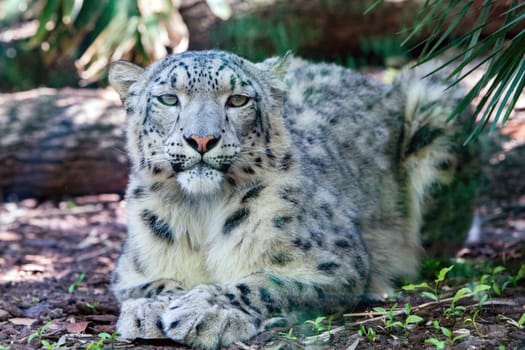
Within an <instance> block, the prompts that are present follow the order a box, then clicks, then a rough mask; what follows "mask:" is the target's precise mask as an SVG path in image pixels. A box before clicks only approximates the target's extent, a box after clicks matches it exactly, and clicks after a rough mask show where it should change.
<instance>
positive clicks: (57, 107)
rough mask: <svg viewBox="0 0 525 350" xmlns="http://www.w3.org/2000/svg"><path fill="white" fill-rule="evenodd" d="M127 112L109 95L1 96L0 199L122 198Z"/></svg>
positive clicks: (71, 92) (39, 91)
mask: <svg viewBox="0 0 525 350" xmlns="http://www.w3.org/2000/svg"><path fill="white" fill-rule="evenodd" d="M124 128H125V112H124V110H123V108H122V107H121V103H120V102H119V100H118V97H117V95H116V94H115V93H114V92H113V91H110V90H80V89H61V90H55V89H47V88H41V89H36V90H30V91H25V92H18V93H12V94H2V95H0V200H11V199H13V200H14V199H20V198H26V197H60V196H63V195H64V194H66V195H83V194H95V193H110V192H111V193H122V192H123V191H124V189H125V186H126V182H127V174H128V168H129V165H128V161H127V157H126V152H125V130H124Z"/></svg>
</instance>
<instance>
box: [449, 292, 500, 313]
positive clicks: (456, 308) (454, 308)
mask: <svg viewBox="0 0 525 350" xmlns="http://www.w3.org/2000/svg"><path fill="white" fill-rule="evenodd" d="M490 288H491V287H490V286H489V285H487V284H478V285H477V286H476V287H475V288H474V290H472V289H470V288H468V287H464V288H461V289H459V290H458V291H457V292H456V293H455V294H454V296H453V297H452V301H451V302H450V306H449V307H448V308H446V309H445V316H447V317H455V316H457V317H463V316H464V312H465V310H466V308H465V307H464V306H460V305H457V302H458V301H459V300H460V299H462V298H463V297H465V296H470V295H473V296H478V295H480V294H482V297H481V298H480V301H483V302H484V301H485V300H486V293H483V292H485V291H487V290H490ZM481 306H482V302H480V305H479V307H480V308H481Z"/></svg>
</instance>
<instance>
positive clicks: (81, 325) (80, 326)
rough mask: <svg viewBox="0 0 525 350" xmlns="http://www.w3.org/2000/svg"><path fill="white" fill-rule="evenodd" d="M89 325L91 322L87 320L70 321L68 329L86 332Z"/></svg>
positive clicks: (75, 331)
mask: <svg viewBox="0 0 525 350" xmlns="http://www.w3.org/2000/svg"><path fill="white" fill-rule="evenodd" d="M88 325H89V322H87V321H82V322H76V323H68V324H67V325H66V329H67V331H68V332H69V333H84V332H85V331H86V328H87V327H88Z"/></svg>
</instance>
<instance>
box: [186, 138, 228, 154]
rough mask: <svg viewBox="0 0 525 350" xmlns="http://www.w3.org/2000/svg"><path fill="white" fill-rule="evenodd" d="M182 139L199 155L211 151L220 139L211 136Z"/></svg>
mask: <svg viewBox="0 0 525 350" xmlns="http://www.w3.org/2000/svg"><path fill="white" fill-rule="evenodd" d="M184 139H185V140H186V143H187V144H188V145H190V147H191V148H193V149H194V150H196V151H197V152H199V153H201V154H204V153H206V152H208V151H209V150H211V149H212V148H213V147H215V146H216V145H217V144H218V143H219V140H220V139H221V137H220V136H219V137H215V136H213V135H206V136H198V135H191V136H190V137H185V138H184Z"/></svg>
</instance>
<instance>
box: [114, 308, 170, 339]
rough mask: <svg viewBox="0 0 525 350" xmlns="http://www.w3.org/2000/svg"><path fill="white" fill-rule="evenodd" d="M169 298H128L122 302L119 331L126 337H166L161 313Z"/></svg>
mask: <svg viewBox="0 0 525 350" xmlns="http://www.w3.org/2000/svg"><path fill="white" fill-rule="evenodd" d="M169 302H170V299H169V298H154V299H152V298H139V299H128V300H126V301H124V302H123V303H122V306H121V308H120V317H119V319H118V322H117V332H118V333H119V334H120V335H121V336H122V337H124V338H128V339H135V338H144V339H151V338H166V336H165V335H164V332H163V328H164V327H163V325H162V320H161V315H162V314H163V313H164V312H165V311H166V307H167V306H168V304H169Z"/></svg>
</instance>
